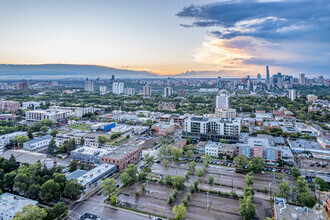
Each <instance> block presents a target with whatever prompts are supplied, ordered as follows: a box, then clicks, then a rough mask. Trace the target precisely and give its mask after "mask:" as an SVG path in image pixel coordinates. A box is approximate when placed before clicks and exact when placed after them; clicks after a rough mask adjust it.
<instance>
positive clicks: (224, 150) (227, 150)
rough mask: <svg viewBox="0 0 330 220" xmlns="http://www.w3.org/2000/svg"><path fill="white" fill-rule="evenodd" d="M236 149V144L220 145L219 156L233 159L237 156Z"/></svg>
mask: <svg viewBox="0 0 330 220" xmlns="http://www.w3.org/2000/svg"><path fill="white" fill-rule="evenodd" d="M235 148H236V146H235V145H234V144H223V143H220V148H219V155H222V156H226V157H231V158H233V157H234V156H235Z"/></svg>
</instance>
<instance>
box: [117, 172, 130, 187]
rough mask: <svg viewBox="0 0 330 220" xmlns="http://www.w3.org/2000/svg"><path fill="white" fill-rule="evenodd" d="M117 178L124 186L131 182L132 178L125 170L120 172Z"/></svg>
mask: <svg viewBox="0 0 330 220" xmlns="http://www.w3.org/2000/svg"><path fill="white" fill-rule="evenodd" d="M119 179H120V181H121V182H122V183H123V184H124V185H125V186H127V185H128V184H130V183H131V182H132V178H131V177H130V176H129V175H128V174H127V172H123V173H122V174H120V176H119Z"/></svg>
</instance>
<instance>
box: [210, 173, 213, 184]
mask: <svg viewBox="0 0 330 220" xmlns="http://www.w3.org/2000/svg"><path fill="white" fill-rule="evenodd" d="M213 181H214V177H213V176H212V175H211V176H209V184H212V183H213Z"/></svg>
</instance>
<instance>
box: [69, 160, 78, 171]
mask: <svg viewBox="0 0 330 220" xmlns="http://www.w3.org/2000/svg"><path fill="white" fill-rule="evenodd" d="M75 170H77V161H71V162H70V172H71V173H72V172H73V171H75Z"/></svg>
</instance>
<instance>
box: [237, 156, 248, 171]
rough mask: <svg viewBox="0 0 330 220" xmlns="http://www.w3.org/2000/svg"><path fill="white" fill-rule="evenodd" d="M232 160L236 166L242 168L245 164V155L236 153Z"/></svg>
mask: <svg viewBox="0 0 330 220" xmlns="http://www.w3.org/2000/svg"><path fill="white" fill-rule="evenodd" d="M234 162H235V163H236V164H237V166H238V167H240V168H244V167H245V166H246V165H247V157H246V155H243V154H241V155H238V156H236V157H235V158H234Z"/></svg>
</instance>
